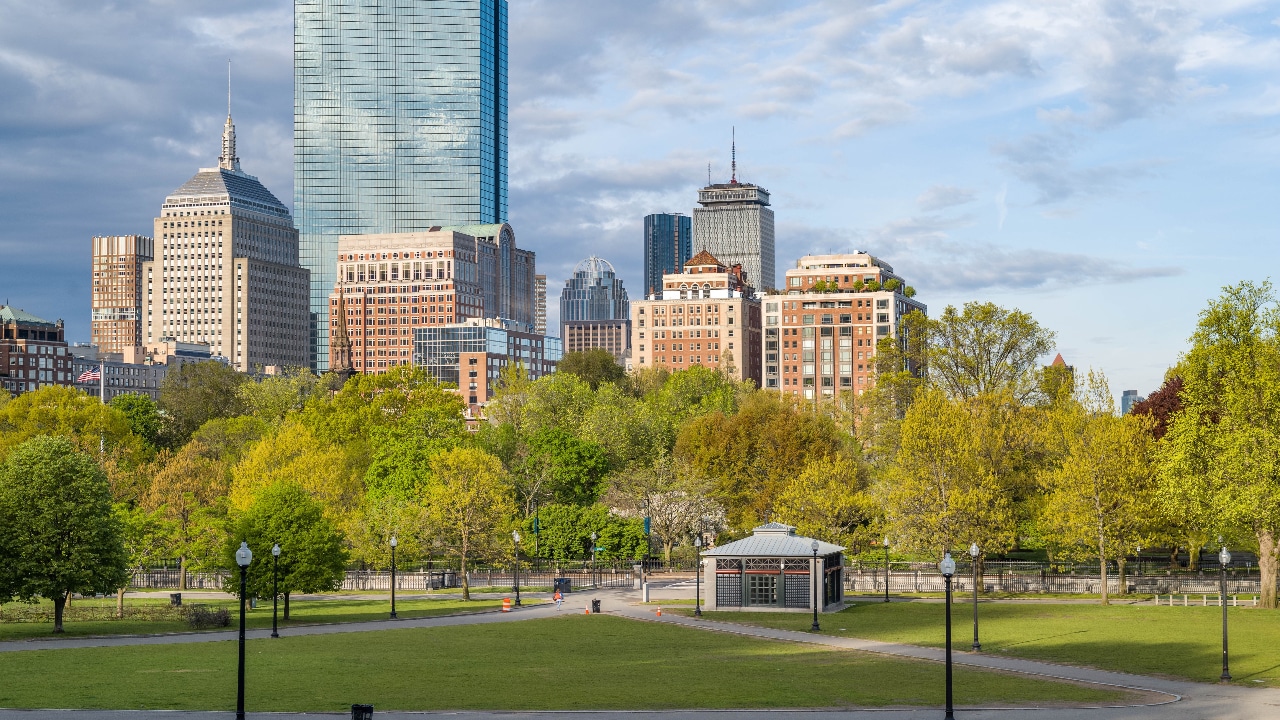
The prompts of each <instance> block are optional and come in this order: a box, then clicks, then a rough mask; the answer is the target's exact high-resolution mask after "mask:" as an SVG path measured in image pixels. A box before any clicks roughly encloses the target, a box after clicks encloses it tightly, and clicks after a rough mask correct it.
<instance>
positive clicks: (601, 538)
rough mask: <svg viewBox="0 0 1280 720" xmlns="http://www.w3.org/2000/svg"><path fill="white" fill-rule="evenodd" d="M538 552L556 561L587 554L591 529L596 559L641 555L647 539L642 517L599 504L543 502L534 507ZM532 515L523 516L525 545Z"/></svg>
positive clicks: (529, 537) (528, 544)
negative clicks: (597, 549)
mask: <svg viewBox="0 0 1280 720" xmlns="http://www.w3.org/2000/svg"><path fill="white" fill-rule="evenodd" d="M537 521H538V552H539V554H540V555H541V557H546V558H551V559H553V560H556V561H564V560H580V559H582V558H585V557H590V556H591V533H595V534H596V545H597V546H598V547H600V548H601V550H600V552H599V553H598V554H597V555H596V557H597V559H600V560H605V561H609V560H634V559H638V558H642V557H644V555H645V553H646V547H647V542H646V539H645V536H644V521H643V520H641V519H640V518H635V517H631V518H624V517H621V516H618V515H615V514H613V513H611V512H610V511H609V508H608V507H606V506H605V505H603V504H600V503H596V504H595V505H587V506H585V507H583V506H580V505H545V506H543V507H541V508H539V509H538V516H537ZM533 528H534V518H526V519H525V520H524V522H523V524H522V530H521V532H522V534H523V535H524V536H525V538H526V543H525V546H526V549H532V547H533Z"/></svg>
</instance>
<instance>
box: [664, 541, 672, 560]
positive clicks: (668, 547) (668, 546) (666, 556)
mask: <svg viewBox="0 0 1280 720" xmlns="http://www.w3.org/2000/svg"><path fill="white" fill-rule="evenodd" d="M671 545H672V542H671V541H670V540H663V541H662V557H663V562H665V563H666V564H667V565H668V566H670V565H671Z"/></svg>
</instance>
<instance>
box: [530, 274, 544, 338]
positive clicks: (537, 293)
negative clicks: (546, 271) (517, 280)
mask: <svg viewBox="0 0 1280 720" xmlns="http://www.w3.org/2000/svg"><path fill="white" fill-rule="evenodd" d="M533 331H534V332H535V333H537V334H539V335H546V334H547V276H546V275H534V276H533Z"/></svg>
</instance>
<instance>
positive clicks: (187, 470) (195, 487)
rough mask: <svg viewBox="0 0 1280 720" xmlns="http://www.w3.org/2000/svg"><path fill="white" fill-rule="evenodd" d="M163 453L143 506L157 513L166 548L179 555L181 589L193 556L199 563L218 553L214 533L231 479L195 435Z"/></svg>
mask: <svg viewBox="0 0 1280 720" xmlns="http://www.w3.org/2000/svg"><path fill="white" fill-rule="evenodd" d="M165 453H166V454H162V457H161V458H160V459H159V460H157V463H156V464H157V465H160V470H159V471H158V472H157V473H156V474H155V476H154V477H153V478H152V480H151V485H150V487H149V488H148V489H147V492H146V493H145V494H144V495H143V496H142V502H141V507H142V509H143V510H146V511H149V512H154V513H156V514H157V516H158V517H159V519H160V522H161V523H162V525H163V533H162V535H163V538H164V542H165V550H166V551H167V552H169V553H172V555H170V557H173V556H177V557H178V568H179V573H178V588H179V589H180V590H185V589H186V588H187V573H188V572H190V570H191V565H192V560H193V559H194V560H195V564H196V566H197V567H201V568H203V567H207V565H208V563H209V561H210V560H212V559H213V558H214V556H215V554H216V553H215V551H214V547H215V543H216V541H214V538H216V537H217V536H218V535H219V534H220V532H221V527H220V526H221V521H222V517H223V515H224V514H225V504H224V503H225V500H224V499H225V497H226V495H227V491H228V490H229V489H230V482H229V479H228V476H227V468H226V464H225V463H224V462H222V461H220V460H219V459H218V458H217V457H216V456H215V453H214V452H213V451H212V450H211V449H210V448H209V447H208V446H206V445H204V444H203V443H202V442H201V441H199V440H192V441H191V442H189V443H187V444H186V445H184V446H183V447H182V449H181V450H179V451H178V452H176V453H173V454H167V453H168V451H165Z"/></svg>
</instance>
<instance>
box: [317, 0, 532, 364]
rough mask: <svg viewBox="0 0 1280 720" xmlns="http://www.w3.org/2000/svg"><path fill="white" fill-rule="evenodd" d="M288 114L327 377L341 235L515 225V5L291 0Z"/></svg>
mask: <svg viewBox="0 0 1280 720" xmlns="http://www.w3.org/2000/svg"><path fill="white" fill-rule="evenodd" d="M293 116H294V120H293V123H294V128H293V143H294V218H295V220H296V221H297V225H298V230H299V233H300V236H301V237H300V240H301V247H300V250H301V256H302V265H303V266H304V267H306V268H307V269H309V270H310V271H311V361H312V365H313V367H315V368H316V369H317V370H324V369H326V368H327V365H328V357H329V347H328V334H329V328H328V320H327V318H328V316H329V311H328V304H329V294H330V293H331V292H332V290H333V284H334V279H335V278H334V267H335V264H336V261H337V249H338V236H339V235H360V234H369V233H389V232H409V231H424V230H429V229H431V228H432V227H435V226H458V225H483V224H491V223H502V222H505V221H506V218H507V2H506V0H398V2H392V3H371V2H368V0H295V2H294V115H293Z"/></svg>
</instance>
